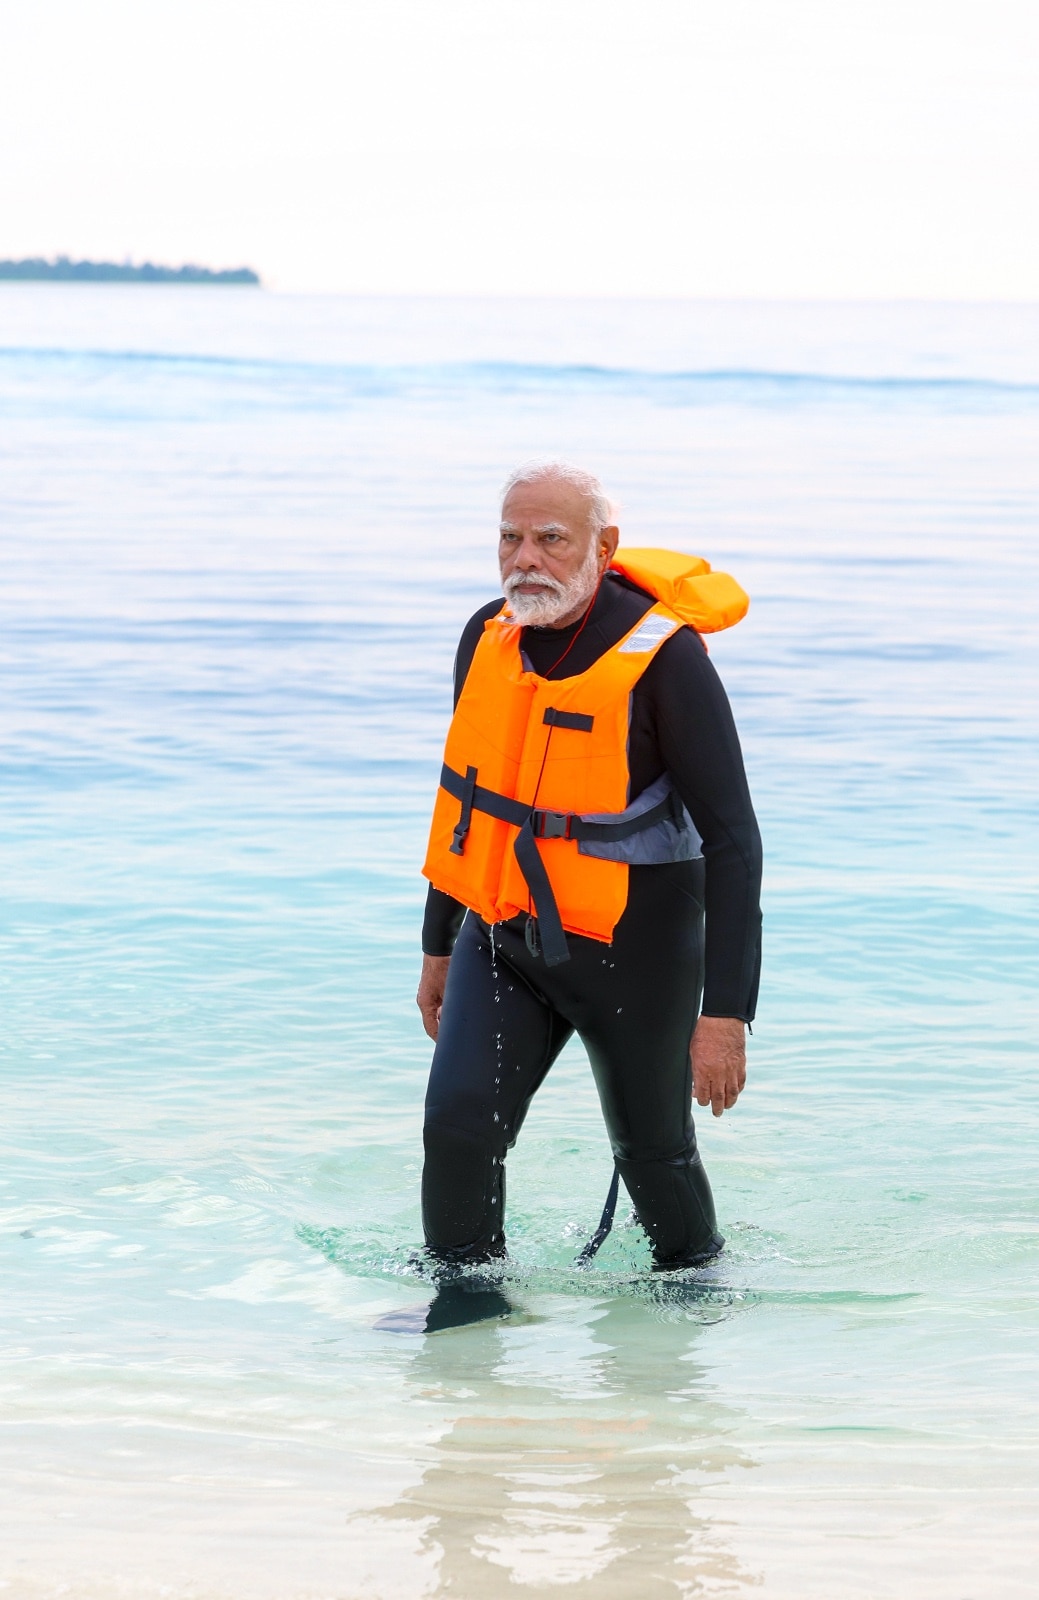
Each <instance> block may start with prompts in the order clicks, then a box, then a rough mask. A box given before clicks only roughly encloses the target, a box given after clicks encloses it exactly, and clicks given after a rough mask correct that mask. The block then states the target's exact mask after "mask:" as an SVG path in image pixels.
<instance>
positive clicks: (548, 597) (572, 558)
mask: <svg viewBox="0 0 1039 1600" xmlns="http://www.w3.org/2000/svg"><path fill="white" fill-rule="evenodd" d="M616 544H617V530H616V528H613V527H610V528H605V529H597V528H596V527H595V524H594V521H593V518H592V514H591V508H590V506H589V504H588V500H587V497H586V496H585V495H583V494H582V493H581V491H580V490H579V489H576V488H575V487H574V485H573V484H572V483H567V482H566V481H565V480H564V479H559V478H542V479H539V480H538V481H537V482H535V483H518V484H516V485H515V487H514V488H512V489H510V490H509V493H508V495H507V496H506V498H505V504H504V505H503V506H502V512H501V534H500V542H499V545H498V562H499V566H500V568H501V578H502V588H503V590H504V593H505V595H506V596H507V598H508V600H509V602H510V604H511V605H512V609H513V612H514V613H515V615H516V618H517V620H518V621H520V622H529V623H533V624H534V625H536V626H542V627H556V628H558V627H563V626H565V624H566V623H568V622H571V621H575V620H576V617H577V616H579V615H580V614H581V612H582V611H583V610H584V608H585V607H586V606H587V604H588V602H589V600H590V599H591V597H592V594H593V593H594V591H595V585H596V582H597V581H598V578H599V575H600V573H601V572H602V570H603V568H604V567H605V566H606V563H607V561H608V560H609V558H610V556H611V555H612V554H613V550H614V549H615V547H616Z"/></svg>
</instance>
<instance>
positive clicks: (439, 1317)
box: [374, 1278, 515, 1333]
mask: <svg viewBox="0 0 1039 1600" xmlns="http://www.w3.org/2000/svg"><path fill="white" fill-rule="evenodd" d="M514 1310H515V1306H514V1304H513V1302H512V1301H511V1300H509V1299H508V1297H507V1296H506V1295H505V1294H503V1293H502V1291H501V1289H500V1288H499V1287H498V1285H497V1284H494V1283H487V1282H485V1281H483V1280H481V1279H479V1278H461V1279H458V1280H457V1281H456V1282H453V1283H443V1284H441V1285H440V1286H439V1287H438V1289H437V1290H436V1293H435V1294H434V1296H433V1298H432V1300H429V1301H424V1302H423V1303H422V1304H420V1305H417V1306H405V1307H404V1308H403V1309H402V1310H400V1311H389V1312H387V1314H386V1315H385V1316H384V1317H380V1318H379V1320H378V1321H377V1322H376V1323H375V1324H374V1326H375V1328H376V1329H377V1330H378V1331H379V1332H381V1333H443V1332H445V1331H446V1330H447V1329H448V1328H466V1327H469V1326H471V1325H472V1324H473V1323H474V1322H494V1321H500V1320H501V1318H502V1317H508V1316H511V1315H512V1313H513V1311H514Z"/></svg>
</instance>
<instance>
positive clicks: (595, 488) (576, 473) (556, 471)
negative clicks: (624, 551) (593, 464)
mask: <svg viewBox="0 0 1039 1600" xmlns="http://www.w3.org/2000/svg"><path fill="white" fill-rule="evenodd" d="M546 478H555V479H557V480H558V481H559V482H560V483H569V484H571V485H572V487H573V488H575V489H576V490H577V491H578V492H579V493H580V494H583V495H584V497H585V499H586V500H587V501H588V504H589V507H590V510H591V515H592V524H593V531H594V532H595V533H600V532H601V531H602V529H603V528H608V527H609V526H610V524H611V523H612V522H613V516H614V511H613V506H612V505H611V504H610V501H609V499H608V497H607V494H606V491H605V489H604V488H603V486H602V484H601V483H600V482H599V480H598V478H594V477H593V476H592V474H591V473H590V472H585V471H584V470H583V469H582V468H581V467H574V466H571V465H570V462H569V461H525V462H524V463H523V465H522V466H521V467H517V468H516V470H515V472H511V473H510V474H509V476H508V478H507V479H506V482H505V487H504V488H503V489H502V492H501V500H502V505H504V504H505V501H506V499H507V498H508V496H509V495H510V494H511V492H512V490H513V489H515V488H516V486H517V484H521V483H542V482H543V481H544V480H545V479H546Z"/></svg>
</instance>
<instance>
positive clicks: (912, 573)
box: [0, 285, 1039, 1600]
mask: <svg viewBox="0 0 1039 1600" xmlns="http://www.w3.org/2000/svg"><path fill="white" fill-rule="evenodd" d="M0 422H2V428H0V453H2V480H0V521H2V538H3V545H2V566H0V585H2V587H0V622H2V635H0V674H2V693H0V719H2V721H0V739H2V749H3V764H2V769H0V781H2V785H3V806H2V812H0V818H2V820H0V851H2V872H3V880H4V883H5V889H6V892H5V895H4V897H3V903H2V911H0V917H2V922H0V936H2V937H0V944H2V957H3V959H2V961H0V986H2V991H0V998H2V1005H3V1027H2V1033H0V1046H2V1051H3V1054H2V1056H0V1082H2V1091H3V1129H4V1144H5V1155H4V1162H3V1167H2V1174H0V1218H2V1233H0V1240H2V1249H3V1269H2V1270H3V1281H4V1285H5V1292H4V1296H3V1304H2V1309H0V1328H2V1366H0V1420H2V1422H3V1427H2V1428H0V1457H2V1463H3V1482H4V1500H5V1510H6V1513H7V1515H6V1517H5V1518H4V1522H5V1524H6V1531H3V1532H0V1578H2V1579H5V1580H6V1581H7V1582H8V1585H9V1588H8V1590H7V1591H6V1592H7V1593H11V1594H16V1595H17V1594H25V1595H27V1596H35V1595H41V1596H42V1595H49V1594H52V1593H55V1592H58V1589H59V1587H60V1585H61V1584H67V1585H71V1588H70V1589H68V1590H66V1591H65V1592H69V1593H74V1594H76V1595H79V1594H83V1595H90V1596H92V1595H95V1594H96V1595H99V1596H101V1595H103V1596H109V1595H116V1594H118V1595H124V1594H127V1595H129V1594H133V1595H136V1594H141V1595H150V1594H156V1595H157V1594H160V1593H163V1594H166V1595H174V1596H181V1595H185V1596H187V1595H192V1596H221V1597H223V1596H227V1597H232V1596H234V1597H237V1596H245V1595H248V1596H254V1595H255V1596H261V1597H266V1596H268V1595H269V1596H271V1597H275V1596H277V1597H279V1600H290V1597H291V1600H295V1597H303V1596H317V1595H322V1596H333V1595H334V1596H341V1597H343V1600H353V1597H355V1596H356V1597H360V1596H364V1597H366V1600H368V1597H376V1600H384V1597H385V1600H396V1597H401V1600H411V1597H414V1596H425V1595H436V1594H441V1593H455V1594H459V1595H462V1596H465V1597H467V1600H468V1597H474V1596H479V1595H483V1594H487V1595H490V1594H492V1593H497V1592H498V1591H499V1590H500V1587H501V1585H502V1584H503V1583H504V1582H506V1581H509V1580H510V1579H511V1580H512V1581H514V1582H516V1583H517V1584H519V1585H521V1586H523V1588H524V1590H525V1592H527V1593H532V1594H541V1593H544V1594H551V1593H555V1592H556V1591H557V1590H559V1591H560V1592H562V1593H565V1594H567V1595H575V1596H576V1595H581V1594H585V1593H588V1594H594V1595H595V1596H597V1597H598V1596H602V1597H611V1596H617V1597H624V1600H627V1597H629V1596H632V1595H635V1594H637V1595H639V1596H640V1597H641V1596H655V1595H661V1596H664V1595H673V1594H681V1595H690V1596H692V1595H703V1594H740V1593H742V1592H743V1591H744V1590H746V1591H748V1592H749V1591H753V1592H756V1593H757V1592H760V1593H764V1594H766V1595H768V1596H770V1597H771V1596H776V1597H781V1596H782V1597H787V1596H789V1597H791V1600H794V1597H797V1600H801V1597H808V1596H815V1595H818V1596H827V1597H832V1596H835V1595H855V1596H874V1595H877V1596H881V1595H883V1596H888V1595H890V1596H904V1595H907V1594H912V1595H914V1596H920V1597H930V1596H935V1597H938V1596H941V1597H943V1600H945V1597H953V1600H977V1597H981V1596H997V1597H1004V1596H1017V1595H1026V1594H1030V1593H1032V1592H1033V1587H1032V1582H1033V1581H1032V1579H1031V1569H1032V1566H1033V1564H1034V1561H1035V1556H1036V1551H1035V1542H1036V1541H1035V1535H1034V1524H1035V1516H1034V1508H1035V1504H1036V1493H1037V1489H1039V1482H1037V1479H1039V1470H1037V1412H1039V1404H1037V1402H1039V1383H1037V1379H1036V1369H1035V1368H1036V1364H1035V1356H1034V1343H1035V1334H1034V1329H1035V1320H1036V1312H1037V1309H1039V1308H1037V1304H1036V1300H1037V1296H1036V1289H1035V1277H1036V1233H1037V1202H1036V1185H1035V1172H1036V1157H1037V1153H1039V1149H1037V1147H1039V1125H1037V1124H1039V1119H1037V1113H1036V1109H1035V1096H1034V1091H1033V1079H1032V1076H1031V1075H1032V1073H1033V1072H1034V1058H1035V1050H1034V1046H1033V1042H1032V1041H1033V1035H1034V1024H1035V1012H1036V1003H1035V970H1036V957H1037V954H1039V951H1037V944H1039V939H1037V920H1039V919H1037V909H1036V895H1035V845H1034V838H1035V809H1034V796H1035V793H1036V786H1037V779H1039V754H1037V752H1039V742H1037V738H1036V734H1037V729H1036V706H1037V703H1039V695H1037V688H1039V682H1037V680H1039V672H1037V645H1036V631H1035V626H1034V616H1035V600H1036V588H1037V584H1036V577H1037V566H1039V561H1037V553H1036V538H1035V534H1036V508H1037V490H1039V310H1037V309H1035V308H1031V309H1029V308H1020V307H1018V308H1014V307H1004V308H995V307H992V308H986V307H973V308H956V307H937V308H927V307H913V306H905V307H889V308H879V307H874V308H870V307H830V308H824V307H816V308H812V307H796V308H782V307H767V306H751V307H739V306H730V307H710V306H706V307H704V306H700V307H697V306H680V305H668V304H666V303H654V304H631V303H629V304H609V303H594V302H592V303H587V304H583V305H567V304H565V303H552V302H540V303H520V304H510V303H494V302H460V303H451V302H364V301H348V300H320V299H292V298H288V297H277V296H271V295H262V294H257V293H250V292H248V291H244V292H239V291H219V292H217V291H210V292H205V291H197V290H196V291H191V290H160V289H146V290H143V291H142V290H140V289H133V288H128V289H118V288H102V289H96V288H95V289H90V288H57V287H52V286H24V287H23V286H6V285H5V286H4V288H3V292H2V293H0ZM541 453H560V454H566V455H569V456H572V457H574V458H576V459H578V460H580V461H584V462H586V463H588V464H589V465H591V466H592V467H593V468H595V469H597V470H599V471H600V472H601V474H602V475H603V477H604V478H605V479H606V481H607V483H608V485H609V486H610V487H611V488H614V489H615V490H616V492H617V494H618V495H619V497H620V499H621V501H622V504H623V507H624V511H623V518H622V522H623V529H624V533H625V535H626V537H627V538H628V539H629V540H630V541H631V542H633V543H639V542H641V543H665V544H674V545H677V546H680V547H682V548H686V549H690V550H694V551H697V552H700V553H703V554H705V555H707V556H708V557H709V559H711V560H712V562H714V564H715V565H717V566H721V567H724V568H727V569H729V570H731V571H733V572H734V573H735V574H736V575H737V576H738V577H739V579H740V580H741V582H743V583H744V585H745V586H746V587H747V588H748V589H749V590H750V592H751V594H752V596H753V606H752V610H751V613H750V616H749V617H748V619H747V621H746V622H745V623H743V624H742V625H741V626H740V627H739V628H738V629H736V630H734V631H733V633H731V634H729V635H725V636H723V637H720V638H718V639H717V640H716V641H714V642H713V643H712V654H713V656H714V659H715V660H716V662H717V663H718V665H719V668H720V670H721V672H722V674H723V676H724V678H725V681H726V683H727V685H728V687H729V689H730V693H731V696H732V699H733V702H734V705H735V708H736V713H737V717H738V720H739V723H740V727H741V730H742V733H743V737H744V744H745V750H746V755H747V762H748V767H749V770H750V773H751V779H752V785H753V788H754V792H755V797H756V800H757V803H758V809H759V814H760V817H761V822H762V827H763V832H764V835H765V842H766V851H767V860H768V873H767V881H766V890H765V918H766V964H765V976H764V982H763V989H762V1000H761V1005H760V1011H759V1020H758V1023H757V1024H756V1027H755V1036H754V1039H753V1041H752V1050H751V1086H750V1088H749V1089H748V1092H747V1095H746V1096H745V1098H744V1100H743V1101H741V1103H740V1106H739V1109H738V1111H737V1113H736V1114H735V1115H732V1116H726V1117H725V1118H724V1119H722V1120H721V1121H720V1122H714V1121H713V1120H712V1119H711V1118H710V1117H706V1118H705V1117H703V1116H702V1115H701V1117H700V1119H699V1124H698V1126H699V1129H700V1134H701V1141H702V1145H703V1148H704V1151H705V1158H706V1161H707V1163H708V1166H709V1170H710V1172H711V1176H712V1180H713V1183H714V1186H715V1191H716V1195H717V1198H718V1204H719V1211H720V1214H721V1218H722V1223H723V1228H724V1231H725V1232H726V1234H727V1236H728V1240H729V1248H728V1250H727V1252H726V1255H725V1257H724V1258H723V1260H722V1261H721V1263H720V1264H719V1265H718V1266H717V1267H715V1268H712V1269H711V1270H710V1271H709V1272H705V1273H702V1274H699V1275H694V1281H691V1282H689V1283H687V1284H685V1285H677V1286H673V1287H670V1288H668V1287H667V1286H664V1285H662V1284H661V1283H660V1282H659V1280H653V1279H651V1278H650V1277H649V1275H648V1273H647V1271H646V1266H647V1262H648V1252H647V1250H646V1247H645V1244H644V1241H643V1240H642V1238H641V1236H640V1234H639V1233H638V1230H637V1229H635V1228H633V1227H632V1226H630V1225H621V1226H620V1227H618V1229H617V1230H616V1231H615V1233H614V1234H613V1235H612V1236H611V1238H610V1239H609V1240H608V1242H607V1243H606V1245H605V1246H604V1247H603V1249H602V1251H601V1253H600V1255H599V1256H598V1257H597V1258H596V1261H595V1263H594V1266H593V1267H592V1268H590V1269H587V1270H583V1271H579V1270H575V1269H574V1266H573V1261H574V1257H575V1255H576V1253H577V1251H578V1249H579V1248H580V1245H581V1243H582V1242H583V1240H584V1239H585V1238H586V1237H587V1236H588V1233H589V1232H590V1231H591V1229H592V1228H593V1227H594V1226H595V1223H596V1221H597V1220H598V1215H599V1210H600V1208H601V1205H602V1200H603V1196H604V1194H605V1190H606V1187H607V1184H608V1181H609V1173H610V1163H609V1155H608V1150H607V1146H606V1142H605V1137H604V1135H603V1132H602V1129H601V1125H600V1119H599V1114H598V1110H597V1107H596V1104H595V1098H594V1092H593V1089H592V1086H591V1083H590V1080H589V1074H588V1072H587V1070H586V1067H585V1065H584V1062H583V1058H582V1056H581V1054H580V1052H579V1050H577V1049H574V1048H571V1049H568V1051H567V1052H566V1054H565V1056H564V1058H563V1060H562V1061H561V1063H560V1065H559V1066H558V1068H557V1069H555V1070H554V1071H553V1074H552V1076H551V1078H550V1080H549V1082H548V1084H547V1085H546V1087H545V1089H544V1090H543V1092H542V1094H541V1095H540V1096H539V1100H538V1102H537V1103H536V1105H535V1108H534V1110H533V1112H532V1113H531V1116H530V1118H529V1120H528V1123H527V1126H526V1128H525V1130H524V1135H523V1139H522V1142H521V1144H520V1146H519V1147H518V1149H517V1150H516V1152H515V1153H514V1155H513V1156H512V1157H511V1158H510V1163H509V1167H510V1171H509V1206H508V1224H509V1234H510V1244H511V1251H512V1265H511V1268H510V1271H509V1274H508V1277H507V1281H506V1282H505V1283H504V1284H502V1285H501V1290H500V1292H501V1293H502V1294H504V1295H505V1297H506V1298H507V1300H508V1304H509V1306H510V1307H511V1314H510V1315H508V1316H507V1317H503V1318H493V1319H490V1320H487V1321H484V1322H482V1323H479V1324H476V1325H473V1326H469V1327H462V1328H454V1329H450V1330H445V1331H441V1332H436V1333H433V1334H429V1335H426V1336H424V1337H423V1336H421V1335H413V1334H407V1333H403V1334H402V1333H400V1332H394V1331H391V1330H390V1328H389V1327H385V1326H384V1327H381V1328H380V1327H377V1326H376V1325H375V1324H376V1323H377V1322H378V1321H379V1319H380V1318H387V1317H389V1318H391V1319H392V1318H393V1316H394V1315H395V1314H400V1313H402V1312H404V1311H406V1310H407V1309H408V1308H411V1307H414V1306H415V1305H416V1304H418V1303H419V1302H421V1301H423V1299H424V1298H428V1291H427V1290H426V1288H425V1286H424V1285H423V1283H422V1281H421V1280H420V1279H418V1278H416V1277H415V1275H414V1273H413V1272H412V1271H411V1269H410V1259H411V1254H412V1252H413V1250H414V1249H415V1247H416V1244H417V1242H418V1240H419V1237H420V1231H419V1223H418V1205H417V1200H418V1193H417V1185H418V1172H419V1165H418V1163H419V1130H420V1108H421V1099H422V1091H423V1084H424V1074H425V1070H426V1066H427V1062H428V1054H429V1052H428V1048H427V1043H426V1041H425V1039H424V1036H423V1035H422V1033H421V1030H420V1027H419V1024H418V1019H417V1013H416V1012H415V1010H414V1006H413V1003H412V994H413V989H414V983H415V977H416V972H417V955H416V950H417V930H418V923H419V920H420V915H421V903H422V898H423V885H422V882H421V880H420V878H419V877H418V874H417V866H418V862H419V860H420V857H421V850H422V845H423V835H424V829H425V825H426V820H427V815H428V809H429V805H430V802H431V796H432V791H433V785H434V783H435V775H436V771H437V768H438V763H439V753H440V743H441V741H442V737H443V731H444V727H445V720H446V714H447V708H448V703H449V673H450V662H451V656H452V652H453V648H454V643H455V639H456V637H457V633H458V631H459V628H460V625H461V623H462V622H463V621H464V619H465V618H466V616H468V614H469V613H470V611H471V610H472V609H473V608H474V607H475V606H476V605H477V604H479V603H480V602H482V601H483V600H485V599H488V598H491V597H492V596H493V594H494V593H495V592H496V587H495V569H494V560H493V543H494V520H495V511H496V507H495V501H494V495H495V491H496V488H497V485H498V484H499V482H500V481H501V479H502V478H503V477H504V475H505V473H506V472H507V470H508V469H509V468H510V467H511V466H512V465H513V464H514V463H515V462H516V460H517V459H522V458H524V457H526V456H528V455H532V454H541ZM621 1216H622V1224H623V1216H624V1208H623V1207H622V1212H621Z"/></svg>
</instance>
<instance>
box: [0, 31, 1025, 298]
mask: <svg viewBox="0 0 1039 1600" xmlns="http://www.w3.org/2000/svg"><path fill="white" fill-rule="evenodd" d="M57 252H62V253H67V254H71V255H77V256H78V255H88V256H94V257H108V258H113V257H114V258H116V259H123V258H125V257H127V256H132V257H133V258H134V259H137V260H140V259H145V258H151V259H153V260H159V261H163V262H170V263H179V262H182V261H185V260H190V261H198V262H202V263H205V264H208V265H225V266H226V265H238V264H243V263H247V264H249V265H252V266H255V267H256V268H257V269H258V270H259V271H260V272H261V273H262V274H263V275H264V278H265V279H266V281H267V282H269V283H270V284H271V286H272V287H275V288H284V289H293V290H308V289H316V290H341V291H351V292H384V293H433V294H441V293H462V294H481V293H490V294H563V295H570V294H590V295H612V294H619V295H639V294H643V295H690V296H712V297H715V296H723V297H728V296H731V297H745V296H755V297H765V298H769V297H783V298H785V297H797V298H814V297H839V298H843V297H865V298H873V297H879V298H889V297H914V298H915V297H924V298H945V299H957V298H969V299H978V298H981V299H986V298H994V299H1033V300H1035V299H1039V0H291V3H286V0H176V3H173V0H32V3H31V4H25V3H16V0H0V255H3V256H12V255H16V256H20V255H30V254H32V255H37V254H45V255H50V254H54V253H57Z"/></svg>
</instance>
